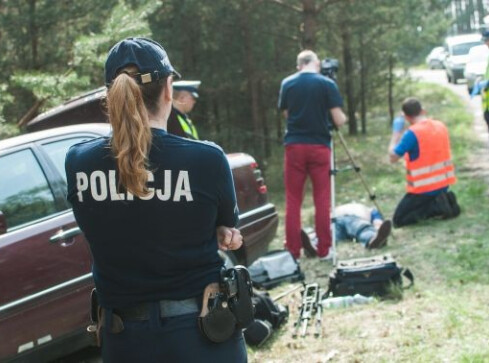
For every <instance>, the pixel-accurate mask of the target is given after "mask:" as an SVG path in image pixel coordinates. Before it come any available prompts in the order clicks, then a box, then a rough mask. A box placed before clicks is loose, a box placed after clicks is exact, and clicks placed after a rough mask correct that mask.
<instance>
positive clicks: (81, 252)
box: [0, 107, 278, 362]
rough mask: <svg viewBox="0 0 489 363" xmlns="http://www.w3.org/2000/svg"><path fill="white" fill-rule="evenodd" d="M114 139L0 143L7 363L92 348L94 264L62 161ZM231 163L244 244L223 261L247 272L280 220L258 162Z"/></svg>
mask: <svg viewBox="0 0 489 363" xmlns="http://www.w3.org/2000/svg"><path fill="white" fill-rule="evenodd" d="M60 111H61V113H62V112H63V110H62V107H61V108H58V109H57V112H60ZM71 116H72V115H71ZM70 119H71V118H70ZM67 123H69V122H67ZM109 132H110V126H109V125H108V124H107V123H98V124H93V123H90V124H89V123H86V124H80V125H73V126H67V127H55V128H50V129H49V130H45V131H40V132H33V133H29V134H25V135H21V136H17V137H14V138H10V139H7V140H2V141H0V361H1V362H4V361H10V360H15V361H22V362H25V361H34V362H40V361H47V360H49V359H53V358H55V357H60V356H63V355H66V354H68V353H70V352H73V351H76V350H78V349H80V348H82V347H85V346H88V345H90V344H91V341H90V340H89V338H88V336H87V334H86V333H85V328H86V326H87V323H88V307H89V293H90V290H91V289H92V287H93V282H92V276H91V257H90V251H89V248H88V243H87V242H86V241H85V239H84V236H83V234H82V233H81V231H80V229H79V228H78V227H77V225H76V222H75V220H74V216H73V213H72V211H71V208H70V205H69V204H68V202H67V201H66V198H65V194H66V180H65V173H64V158H65V155H66V151H67V150H68V148H69V147H70V146H71V145H72V144H74V143H77V142H80V141H82V140H85V139H88V138H94V137H99V136H102V135H107V134H108V133H109ZM228 160H229V163H230V165H231V168H232V171H233V176H234V182H235V188H236V194H237V198H238V206H239V209H240V222H239V226H238V228H240V230H241V233H242V234H243V237H244V243H243V247H242V248H240V249H239V250H238V251H233V252H232V253H229V254H228V255H226V256H224V257H225V259H226V260H227V263H240V264H244V265H249V264H250V263H252V262H253V261H254V260H255V259H256V258H258V257H259V256H261V255H262V254H264V253H265V252H266V251H267V249H268V244H269V243H270V241H271V240H272V239H273V237H274V235H275V232H276V229H277V224H278V217H277V213H276V210H275V206H274V205H273V204H271V203H269V202H268V201H267V189H266V185H265V183H264V180H263V177H262V175H261V172H260V170H259V168H258V164H257V163H256V162H255V160H254V159H253V158H252V157H251V156H250V155H247V154H243V153H236V154H229V155H228Z"/></svg>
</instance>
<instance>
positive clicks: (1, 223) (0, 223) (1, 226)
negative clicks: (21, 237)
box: [0, 210, 7, 235]
mask: <svg viewBox="0 0 489 363" xmlns="http://www.w3.org/2000/svg"><path fill="white" fill-rule="evenodd" d="M5 233H7V218H5V214H3V212H2V211H1V210H0V235H2V234H5Z"/></svg>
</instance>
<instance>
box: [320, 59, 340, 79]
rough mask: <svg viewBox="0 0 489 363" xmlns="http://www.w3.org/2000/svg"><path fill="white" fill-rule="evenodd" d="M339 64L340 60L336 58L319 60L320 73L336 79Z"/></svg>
mask: <svg viewBox="0 0 489 363" xmlns="http://www.w3.org/2000/svg"><path fill="white" fill-rule="evenodd" d="M339 66H340V62H339V61H338V59H334V58H325V59H323V60H322V61H321V74H322V75H324V76H326V77H328V78H331V79H332V80H334V81H336V74H337V72H338V68H339Z"/></svg>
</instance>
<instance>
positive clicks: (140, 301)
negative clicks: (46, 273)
mask: <svg viewBox="0 0 489 363" xmlns="http://www.w3.org/2000/svg"><path fill="white" fill-rule="evenodd" d="M151 130H152V134H153V138H152V146H151V150H150V153H149V158H148V159H149V166H148V170H150V172H149V177H148V184H147V187H148V194H147V196H145V197H136V196H134V195H132V194H131V193H129V192H127V191H124V190H121V188H119V187H118V174H117V168H116V163H115V160H114V158H113V156H112V155H111V150H110V138H108V137H103V138H98V139H94V140H91V141H86V142H83V143H80V144H77V145H74V146H73V147H71V149H70V150H69V152H68V154H67V158H66V165H65V167H66V175H67V182H68V200H69V201H70V202H71V204H72V205H73V212H74V214H75V217H76V220H77V222H78V224H79V226H80V228H81V229H82V231H83V232H84V234H85V236H86V238H87V240H88V241H89V244H90V248H91V251H92V254H93V257H94V261H93V278H94V281H95V285H96V288H97V292H98V298H99V303H100V305H101V306H102V307H103V308H104V309H105V310H104V311H106V312H107V314H106V316H105V317H104V319H105V321H104V323H105V327H104V328H103V335H102V351H103V359H104V361H106V362H178V361H180V362H231V361H232V362H242V361H246V350H245V347H244V344H243V338H242V334H241V331H236V333H235V334H234V336H233V337H232V338H231V339H229V340H228V341H226V342H225V343H221V344H215V343H210V342H208V341H207V340H206V339H205V338H204V337H203V336H202V335H201V334H200V332H199V330H198V325H197V316H198V314H199V312H200V311H199V310H200V305H201V298H202V297H201V296H202V293H203V290H204V288H205V287H206V285H208V284H209V283H212V282H217V281H218V280H219V271H220V269H221V266H222V264H223V262H222V259H221V258H220V257H219V255H218V252H217V251H218V246H217V237H216V226H219V225H225V226H235V225H236V223H237V219H238V209H237V204H236V196H235V192H234V186H233V179H232V174H231V170H230V167H229V164H228V161H227V158H226V156H225V154H224V153H223V151H222V150H221V149H220V148H219V147H218V146H216V145H215V144H212V143H207V142H200V141H193V140H188V139H184V138H181V137H178V136H174V135H171V134H168V133H167V132H166V131H165V130H163V129H156V128H153V129H151ZM175 302H176V305H175V304H173V303H175ZM175 307H176V310H177V314H176V315H175V313H174V312H173V313H172V310H175ZM138 309H139V310H143V311H146V312H147V314H146V316H144V315H143V316H138V317H137V318H136V317H134V319H131V316H128V317H127V319H124V314H125V312H127V311H129V312H130V311H137V310H138ZM114 315H118V316H119V315H121V317H122V320H123V325H124V327H123V330H122V331H121V332H117V333H112V332H111V331H110V330H111V329H109V328H106V327H111V326H112V323H113V321H112V320H111V318H113V316H114ZM135 346H136V347H137V349H136V350H134V347H135ZM155 347H158V348H157V349H156V348H155ZM127 348H130V349H127ZM155 349H156V350H155ZM182 357H183V358H182ZM182 359H183V360H182Z"/></svg>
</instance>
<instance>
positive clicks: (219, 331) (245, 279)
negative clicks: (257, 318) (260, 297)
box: [198, 266, 254, 343]
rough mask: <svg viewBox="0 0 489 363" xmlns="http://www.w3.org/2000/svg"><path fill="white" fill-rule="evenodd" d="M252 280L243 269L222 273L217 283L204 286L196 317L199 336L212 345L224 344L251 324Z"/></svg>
mask: <svg viewBox="0 0 489 363" xmlns="http://www.w3.org/2000/svg"><path fill="white" fill-rule="evenodd" d="M252 295H253V287H252V282H251V277H250V274H249V272H248V270H247V269H246V267H244V266H235V267H232V268H229V269H227V270H225V269H223V270H222V271H221V280H220V282H219V283H212V284H209V285H207V287H206V288H205V290H204V297H203V302H202V311H201V313H200V316H199V317H198V322H199V327H200V331H201V332H202V334H203V335H204V336H205V337H206V338H207V339H209V340H210V341H212V342H214V343H221V342H224V341H226V340H227V339H229V338H230V337H231V335H233V333H234V331H235V330H236V329H243V328H246V327H247V326H248V325H250V324H251V323H252V322H253V319H254V308H253V303H252V300H251V296H252Z"/></svg>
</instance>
